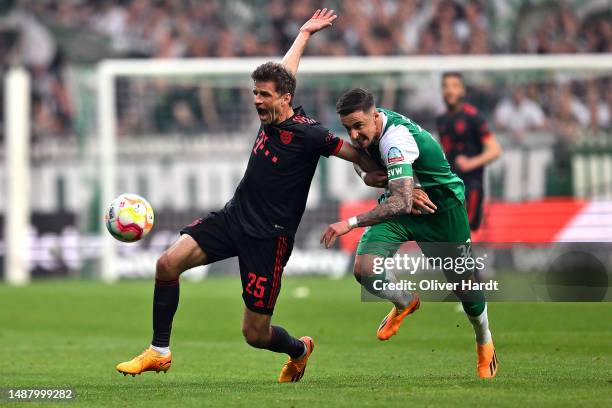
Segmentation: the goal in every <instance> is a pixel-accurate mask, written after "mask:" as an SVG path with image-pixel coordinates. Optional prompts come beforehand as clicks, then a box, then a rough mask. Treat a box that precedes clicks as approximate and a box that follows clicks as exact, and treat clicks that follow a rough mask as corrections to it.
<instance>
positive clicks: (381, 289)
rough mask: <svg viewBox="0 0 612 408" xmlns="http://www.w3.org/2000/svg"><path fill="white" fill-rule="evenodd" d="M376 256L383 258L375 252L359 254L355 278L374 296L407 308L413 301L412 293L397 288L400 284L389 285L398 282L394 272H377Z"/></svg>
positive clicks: (356, 261) (400, 307) (355, 266)
mask: <svg viewBox="0 0 612 408" xmlns="http://www.w3.org/2000/svg"><path fill="white" fill-rule="evenodd" d="M376 258H381V256H380V255H375V254H362V255H357V257H356V258H355V265H354V267H353V275H354V276H355V279H357V282H359V283H360V284H361V286H363V288H364V289H365V290H367V291H368V292H370V293H371V294H373V295H374V296H376V297H378V298H380V299H385V300H388V301H390V302H391V303H393V305H394V306H395V307H396V308H397V309H398V310H400V311H401V310H403V309H405V308H406V307H408V305H410V304H411V302H412V298H413V296H412V293H410V292H409V291H407V290H401V289H397V286H399V285H389V284H390V283H391V284H395V283H398V280H397V277H396V276H395V274H394V273H392V272H389V271H386V270H383V271H382V273H375V272H376V271H375V269H374V265H375V264H374V260H375V259H376Z"/></svg>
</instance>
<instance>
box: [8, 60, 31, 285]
mask: <svg viewBox="0 0 612 408" xmlns="http://www.w3.org/2000/svg"><path fill="white" fill-rule="evenodd" d="M4 89H5V94H4V118H5V126H4V134H5V140H6V161H5V164H6V175H7V177H6V197H7V202H6V212H5V219H4V223H5V227H4V237H5V248H6V250H5V258H4V259H5V262H4V271H5V279H6V281H7V282H8V283H9V284H12V285H24V284H26V283H28V282H29V281H30V270H29V265H28V258H29V254H28V249H29V248H28V230H29V226H30V207H29V205H28V204H29V194H30V191H29V190H30V171H29V170H30V166H29V164H30V159H29V156H30V75H29V74H28V72H27V71H26V70H25V69H24V68H21V67H18V68H11V69H10V70H9V71H8V73H7V74H6V77H5V79H4Z"/></svg>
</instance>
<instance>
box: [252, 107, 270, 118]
mask: <svg viewBox="0 0 612 408" xmlns="http://www.w3.org/2000/svg"><path fill="white" fill-rule="evenodd" d="M255 109H256V110H257V115H259V118H260V119H261V118H264V117H267V116H268V110H267V109H264V108H255Z"/></svg>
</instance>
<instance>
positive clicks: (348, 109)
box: [336, 88, 374, 116]
mask: <svg viewBox="0 0 612 408" xmlns="http://www.w3.org/2000/svg"><path fill="white" fill-rule="evenodd" d="M373 107H374V95H372V92H370V91H368V90H367V89H363V88H354V89H351V90H350V91H347V92H345V93H343V94H342V96H341V97H340V99H338V102H337V103H336V113H337V114H338V115H340V116H345V115H350V114H351V113H353V112H359V111H362V112H369V111H370V110H371V109H372V108H373Z"/></svg>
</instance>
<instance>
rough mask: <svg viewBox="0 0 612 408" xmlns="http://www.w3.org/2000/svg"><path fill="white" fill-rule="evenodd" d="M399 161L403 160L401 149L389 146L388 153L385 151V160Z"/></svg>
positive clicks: (390, 161) (389, 161)
mask: <svg viewBox="0 0 612 408" xmlns="http://www.w3.org/2000/svg"><path fill="white" fill-rule="evenodd" d="M401 161H404V155H403V154H402V151H401V150H400V149H398V148H397V147H392V148H390V149H389V153H387V162H388V163H389V164H391V163H397V162H401Z"/></svg>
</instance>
